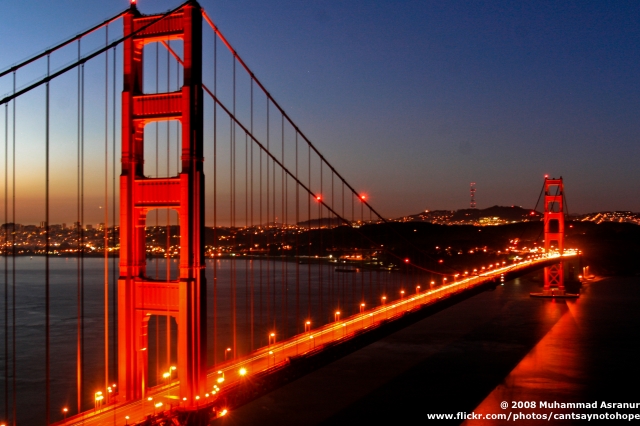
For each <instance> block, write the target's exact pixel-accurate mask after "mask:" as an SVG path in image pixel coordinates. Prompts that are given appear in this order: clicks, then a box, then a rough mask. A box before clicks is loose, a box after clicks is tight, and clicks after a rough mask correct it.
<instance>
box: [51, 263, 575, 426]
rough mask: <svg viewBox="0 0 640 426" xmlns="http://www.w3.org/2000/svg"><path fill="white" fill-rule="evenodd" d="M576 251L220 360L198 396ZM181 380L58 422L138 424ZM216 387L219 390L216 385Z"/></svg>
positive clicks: (206, 399)
mask: <svg viewBox="0 0 640 426" xmlns="http://www.w3.org/2000/svg"><path fill="white" fill-rule="evenodd" d="M573 256H575V254H574V253H569V254H565V255H563V256H562V257H561V256H560V255H552V256H549V257H543V256H540V257H538V258H534V259H531V260H524V261H522V262H519V263H516V264H512V265H509V266H504V267H500V268H496V269H492V270H490V271H487V272H484V273H482V274H480V275H477V276H473V277H469V278H465V279H461V280H459V281H456V282H452V283H450V284H447V285H443V286H439V287H436V288H433V289H429V290H425V291H421V292H418V293H414V294H408V295H406V296H405V297H404V298H402V299H398V300H394V301H390V302H388V303H386V304H385V305H382V306H378V307H376V308H374V309H370V310H367V311H364V312H363V313H361V314H356V315H353V316H351V317H348V318H345V319H339V320H338V321H335V322H332V323H329V324H326V325H324V326H323V327H320V328H317V329H313V330H310V331H308V332H305V333H302V334H299V335H297V336H294V337H292V338H291V339H288V340H285V341H282V342H276V343H275V344H271V345H269V346H265V347H263V348H260V349H258V350H256V351H254V352H253V353H251V354H250V355H248V356H246V357H243V358H240V359H236V360H233V361H229V362H227V363H225V364H222V365H219V366H218V368H217V369H215V370H213V371H211V372H210V373H209V374H208V379H207V389H211V392H210V393H209V394H208V396H207V395H202V396H201V398H200V400H201V401H202V404H203V405H205V404H208V403H213V402H215V401H216V400H217V398H218V393H219V392H220V391H224V390H225V388H230V387H233V386H234V385H237V384H238V383H239V382H240V381H241V380H245V379H247V378H249V377H251V375H252V374H256V373H259V372H265V371H266V370H268V369H270V368H274V367H276V366H282V365H284V364H285V363H286V362H287V359H288V358H289V357H293V356H298V355H304V354H306V353H309V352H311V351H317V350H322V347H323V346H327V345H329V344H334V343H337V342H340V341H346V340H348V339H349V338H350V337H351V336H354V335H355V334H359V333H361V332H363V331H365V332H366V331H367V329H372V328H374V327H375V326H376V325H379V324H380V323H381V322H384V321H389V320H393V319H394V317H399V316H401V315H402V314H403V313H405V312H407V311H410V310H413V309H417V308H419V307H421V306H426V305H433V304H435V303H438V302H440V301H444V300H446V299H448V298H449V297H451V296H454V295H456V294H460V293H462V292H465V291H468V290H471V289H473V288H476V287H478V286H481V285H484V284H486V283H488V282H491V281H494V280H496V278H499V277H500V276H501V275H502V274H507V273H510V274H512V273H517V272H522V271H524V270H528V269H531V268H539V267H542V266H545V265H547V264H550V263H554V262H557V261H559V260H561V259H562V258H567V257H573ZM241 369H245V371H246V375H242V374H240V370H241ZM219 372H221V373H219ZM220 377H224V381H222V382H218V379H219V378H220ZM178 384H179V381H178V380H175V381H174V382H173V383H172V384H171V385H167V386H159V387H157V388H154V389H150V390H149V392H148V395H147V398H149V397H151V398H152V399H151V400H149V399H143V400H137V401H132V402H126V403H118V404H111V405H107V406H104V407H102V408H99V409H95V410H90V411H86V412H84V413H82V414H79V415H76V416H73V417H70V418H68V419H66V420H65V421H61V422H58V423H55V424H56V425H80V424H83V425H100V424H106V423H112V424H119V425H120V424H126V423H128V424H136V423H137V422H140V421H142V420H143V419H145V418H146V417H147V416H149V415H152V414H154V413H159V412H160V411H167V410H169V409H171V408H176V407H180V405H181V401H180V400H179V398H178V397H177V396H176V394H177V392H178V388H179V386H178ZM216 386H217V387H218V388H219V389H220V390H216V388H215V387H216ZM159 402H162V406H160V407H158V408H156V406H155V405H156V404H157V403H159ZM217 408H218V409H223V408H225V407H222V406H220V407H217ZM127 416H128V418H127Z"/></svg>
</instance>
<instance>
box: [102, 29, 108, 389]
mask: <svg viewBox="0 0 640 426" xmlns="http://www.w3.org/2000/svg"><path fill="white" fill-rule="evenodd" d="M105 44H106V45H108V44H109V26H108V25H107V27H106V34H105ZM103 231H104V389H105V390H106V389H107V388H108V387H109V51H106V52H105V55H104V226H103Z"/></svg>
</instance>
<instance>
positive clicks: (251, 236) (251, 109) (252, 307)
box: [249, 80, 255, 352]
mask: <svg viewBox="0 0 640 426" xmlns="http://www.w3.org/2000/svg"><path fill="white" fill-rule="evenodd" d="M249 84H250V92H251V103H250V107H249V109H250V115H251V134H253V80H249ZM250 179H251V194H250V200H251V218H250V219H251V220H250V222H249V223H250V224H251V225H252V226H253V225H254V223H253V142H252V143H251V177H250ZM254 234H255V233H254V232H250V238H249V241H250V246H249V247H250V250H251V249H253V248H254V247H255V246H254V242H253V235H254ZM253 263H254V262H253V256H252V259H251V322H250V335H251V343H250V344H249V349H250V350H251V352H253V333H254V325H253V316H254V315H253V313H254V298H253V292H254V290H253V278H254V269H253Z"/></svg>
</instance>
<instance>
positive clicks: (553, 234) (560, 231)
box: [542, 177, 565, 296]
mask: <svg viewBox="0 0 640 426" xmlns="http://www.w3.org/2000/svg"><path fill="white" fill-rule="evenodd" d="M551 248H556V249H557V250H558V252H559V253H560V254H561V255H562V254H563V253H564V185H563V183H562V177H561V178H560V179H549V178H547V177H545V179H544V251H545V253H547V254H549V252H550V250H551ZM542 293H543V294H544V295H545V296H563V295H564V294H565V290H564V272H563V265H562V262H559V263H556V264H555V265H551V266H546V267H545V268H544V289H543V291H542Z"/></svg>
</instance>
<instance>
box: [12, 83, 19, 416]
mask: <svg viewBox="0 0 640 426" xmlns="http://www.w3.org/2000/svg"><path fill="white" fill-rule="evenodd" d="M13 93H14V94H15V93H16V73H15V71H14V72H13ZM12 120H13V125H12V127H11V131H12V139H13V141H12V144H13V145H12V148H11V155H12V159H11V160H12V164H11V174H12V175H13V176H12V178H11V186H12V189H11V223H13V225H12V226H11V231H12V232H11V363H12V366H11V373H12V376H13V380H12V383H11V385H12V388H13V392H12V402H13V425H14V426H15V425H16V423H17V415H18V402H17V393H18V388H17V383H16V382H17V376H18V374H17V373H18V372H17V371H16V100H15V98H14V99H13V114H12Z"/></svg>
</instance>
